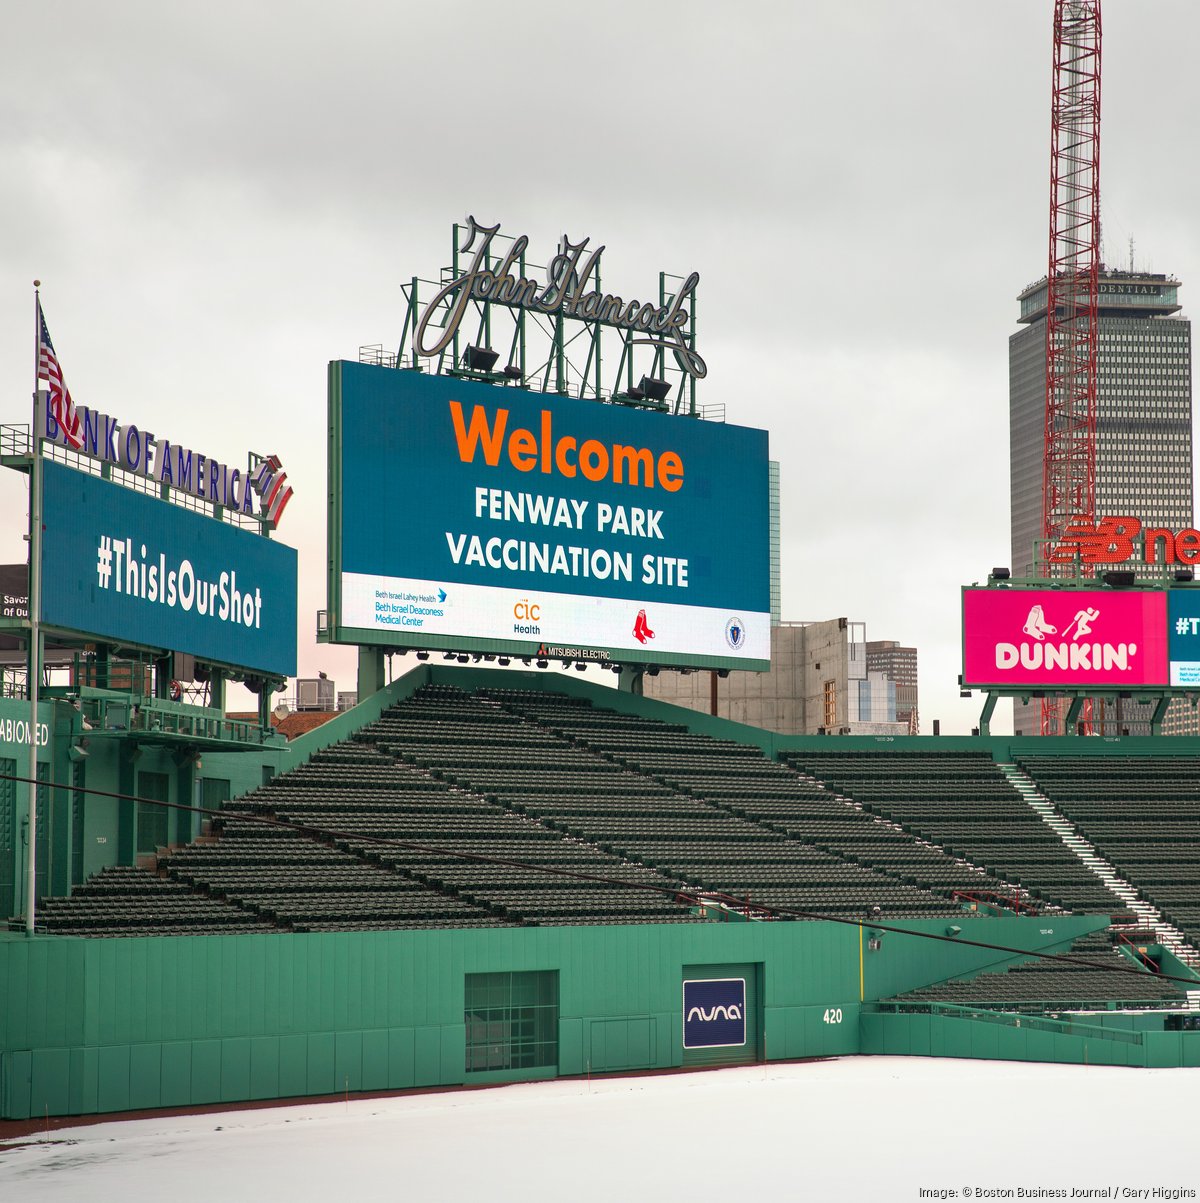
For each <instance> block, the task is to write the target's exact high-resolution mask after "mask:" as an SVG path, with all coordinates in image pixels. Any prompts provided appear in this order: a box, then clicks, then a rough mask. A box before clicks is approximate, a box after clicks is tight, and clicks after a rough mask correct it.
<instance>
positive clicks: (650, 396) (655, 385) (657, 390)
mask: <svg viewBox="0 0 1200 1203" xmlns="http://www.w3.org/2000/svg"><path fill="white" fill-rule="evenodd" d="M638 388H639V389H640V390H641V392H642V395H643V396H644V397H645V398H646V399H647V400H648V401H665V400H666V399H667V397H669V396H670V394H671V386H670V385H669V384H668V383H667V382H666V381H665V380H660V379H659V378H658V377H657V376H643V377H642V381H641V384H639V385H638ZM631 391H632V390H631Z"/></svg>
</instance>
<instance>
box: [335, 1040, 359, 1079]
mask: <svg viewBox="0 0 1200 1203" xmlns="http://www.w3.org/2000/svg"><path fill="white" fill-rule="evenodd" d="M362 1067H363V1038H362V1032H338V1033H337V1034H336V1035H335V1037H334V1053H333V1080H334V1081H335V1082H336V1083H337V1087H338V1089H339V1090H362V1088H363V1085H362V1078H363V1071H362Z"/></svg>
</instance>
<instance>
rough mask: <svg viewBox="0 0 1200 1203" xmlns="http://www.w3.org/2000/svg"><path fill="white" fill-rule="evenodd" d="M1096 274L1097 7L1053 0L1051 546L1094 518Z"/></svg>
mask: <svg viewBox="0 0 1200 1203" xmlns="http://www.w3.org/2000/svg"><path fill="white" fill-rule="evenodd" d="M1099 277H1100V0H1055V4H1054V78H1053V87H1052V98H1051V115H1050V263H1049V268H1048V269H1047V273H1046V424H1045V447H1044V455H1043V461H1042V536H1043V538H1045V539H1047V540H1051V541H1052V543H1053V544H1057V542H1058V541H1059V539H1060V538H1061V537H1062V535H1063V533H1064V531H1065V528H1066V526H1067V524H1068V523H1069V522H1073V521H1085V522H1088V523H1094V522H1095V521H1096V359H1097V352H1098V348H1099V335H1098V331H1097V297H1098V286H1099ZM1050 546H1051V544H1049V543H1048V544H1043V547H1044V548H1046V549H1048V548H1049V547H1050ZM1086 717H1090V715H1089V716H1086ZM1059 719H1060V709H1059V704H1058V702H1057V700H1056V699H1055V700H1051V699H1046V700H1045V701H1043V703H1042V734H1043V735H1056V734H1059V733H1060V732H1059V726H1060V722H1059Z"/></svg>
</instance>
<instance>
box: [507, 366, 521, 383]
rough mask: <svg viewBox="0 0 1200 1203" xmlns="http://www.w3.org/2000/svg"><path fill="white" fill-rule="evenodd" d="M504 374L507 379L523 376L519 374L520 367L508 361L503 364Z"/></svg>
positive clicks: (517, 378) (519, 378)
mask: <svg viewBox="0 0 1200 1203" xmlns="http://www.w3.org/2000/svg"><path fill="white" fill-rule="evenodd" d="M504 375H505V376H506V377H507V378H508V379H509V380H521V379H522V378H523V377H522V375H521V369H520V368H519V367H517V365H516V364H515V363H510V364H506V365H505V368H504Z"/></svg>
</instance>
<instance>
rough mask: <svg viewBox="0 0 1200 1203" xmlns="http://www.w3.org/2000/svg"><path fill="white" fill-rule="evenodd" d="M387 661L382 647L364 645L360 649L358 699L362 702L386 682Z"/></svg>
mask: <svg viewBox="0 0 1200 1203" xmlns="http://www.w3.org/2000/svg"><path fill="white" fill-rule="evenodd" d="M384 671H385V661H384V652H383V649H382V648H378V647H363V646H361V645H360V646H359V649H358V700H359V701H360V702H361V701H363V699H364V698H368V697H370V696H371V694H373V693H378V692H379V691H380V690H381V689H382V688H383V687H384V686H385V685H386V684H387V681H386V680H385V677H384Z"/></svg>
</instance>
